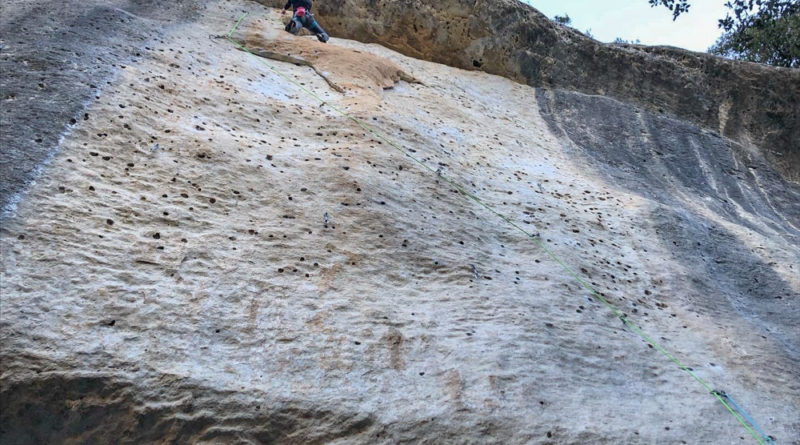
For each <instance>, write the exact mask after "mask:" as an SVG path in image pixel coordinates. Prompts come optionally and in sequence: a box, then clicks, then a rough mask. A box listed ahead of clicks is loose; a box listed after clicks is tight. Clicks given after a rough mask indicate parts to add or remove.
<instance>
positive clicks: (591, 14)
mask: <svg viewBox="0 0 800 445" xmlns="http://www.w3.org/2000/svg"><path fill="white" fill-rule="evenodd" d="M524 2H525V3H528V4H529V5H531V6H533V7H534V8H536V9H538V10H539V11H541V12H542V13H543V14H545V15H546V16H548V17H550V18H553V16H555V15H564V14H565V13H566V14H569V16H570V18H571V19H572V26H573V27H575V28H577V29H578V30H580V31H586V30H587V29H591V32H592V35H593V36H594V38H595V39H597V40H600V41H603V42H610V41H613V40H614V39H615V38H617V37H620V38H622V39H625V40H630V41H634V40H636V39H639V40H641V43H643V44H645V45H670V46H677V47H679V48H686V49H690V50H693V51H706V50H707V49H708V47H709V46H711V45H712V44H713V43H714V42H715V41H716V40H717V38H718V37H719V36H720V35H721V34H722V31H721V30H720V29H719V28H718V27H717V21H718V20H719V19H721V18H723V17H725V14H726V12H727V11H728V10H727V8H725V6H724V3H725V0H693V1H692V2H691V4H692V6H691V8H690V9H689V13H688V14H683V15H681V16H680V17H678V20H676V21H674V22H673V21H672V13H671V12H670V11H669V10H668V9H666V8H664V7H658V8H652V7H650V4H649V3H648V2H647V0H524Z"/></svg>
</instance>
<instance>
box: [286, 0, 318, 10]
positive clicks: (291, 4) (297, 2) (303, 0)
mask: <svg viewBox="0 0 800 445" xmlns="http://www.w3.org/2000/svg"><path fill="white" fill-rule="evenodd" d="M289 8H292V11H294V10H296V9H297V8H306V11H311V0H289V1H287V2H286V6H284V7H283V9H289Z"/></svg>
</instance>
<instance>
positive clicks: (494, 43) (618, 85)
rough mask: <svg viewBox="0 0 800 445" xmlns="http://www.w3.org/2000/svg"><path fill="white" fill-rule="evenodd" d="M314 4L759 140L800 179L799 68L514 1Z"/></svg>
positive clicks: (369, 30)
mask: <svg viewBox="0 0 800 445" xmlns="http://www.w3.org/2000/svg"><path fill="white" fill-rule="evenodd" d="M263 3H265V4H270V5H273V6H282V4H283V3H284V2H281V1H279V0H263ZM279 4H280V5H279ZM314 7H315V8H316V10H317V11H318V12H319V16H320V17H321V21H322V22H323V25H324V26H325V27H326V29H327V30H328V31H329V32H330V33H331V34H332V35H335V36H339V37H342V38H349V39H356V40H359V41H364V42H376V43H380V44H382V45H385V46H386V47H388V48H391V49H394V50H396V51H399V52H401V53H403V54H406V55H409V56H412V57H416V58H420V59H425V60H431V61H435V62H438V63H443V64H446V65H450V66H455V67H459V68H463V69H479V70H482V71H485V72H487V73H492V74H498V75H501V76H505V77H508V78H509V79H513V80H516V81H519V82H523V83H526V84H528V85H531V86H535V87H547V88H557V89H565V90H571V91H579V92H582V93H586V94H590V95H605V96H610V97H613V98H616V99H619V100H622V101H625V102H631V103H634V104H637V105H639V106H642V107H645V108H647V109H648V110H650V111H654V112H657V113H667V114H670V115H673V116H676V117H678V118H680V119H683V120H688V121H691V122H693V123H696V124H699V125H701V126H703V127H706V128H709V129H712V130H714V131H717V132H719V133H720V134H722V135H724V136H726V137H728V138H731V139H734V140H736V141H738V142H740V143H744V144H745V145H754V146H756V147H759V149H761V150H762V151H763V153H764V156H765V157H766V158H767V160H768V161H769V162H770V163H771V164H772V165H774V166H776V167H777V168H778V170H779V171H780V172H781V173H782V174H783V175H784V176H785V177H786V178H788V179H790V180H794V181H798V180H800V143H798V141H800V71H798V70H796V69H795V70H791V69H780V68H772V67H767V66H762V65H757V64H752V63H742V62H732V61H729V60H724V59H721V58H718V57H714V56H710V55H708V54H700V53H693V52H689V51H684V50H680V49H677V48H669V47H645V46H638V45H608V44H603V43H600V42H597V41H595V40H593V39H590V38H588V37H586V36H585V35H583V34H581V33H580V32H577V31H576V30H574V29H572V28H569V27H565V26H561V25H558V24H556V23H554V22H552V21H550V20H548V19H547V18H546V17H545V16H543V15H542V14H541V13H539V12H538V11H536V10H535V9H533V8H532V7H530V6H528V5H525V4H523V3H521V2H518V1H516V0H446V1H436V2H432V1H428V0H402V1H394V0H324V1H317V2H315V6H314Z"/></svg>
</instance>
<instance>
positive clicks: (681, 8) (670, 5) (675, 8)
mask: <svg viewBox="0 0 800 445" xmlns="http://www.w3.org/2000/svg"><path fill="white" fill-rule="evenodd" d="M647 1H648V2H650V6H653V7H656V6H659V5H662V6H665V7H666V8H667V9H669V10H670V11H672V20H675V19H677V18H678V16H679V15H681V14H683V13H684V12H689V6H691V5H690V4H689V0H647Z"/></svg>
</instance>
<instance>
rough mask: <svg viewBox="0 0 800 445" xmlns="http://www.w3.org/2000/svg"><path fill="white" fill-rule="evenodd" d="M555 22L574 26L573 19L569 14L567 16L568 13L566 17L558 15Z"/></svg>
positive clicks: (554, 18)
mask: <svg viewBox="0 0 800 445" xmlns="http://www.w3.org/2000/svg"><path fill="white" fill-rule="evenodd" d="M553 20H555V21H556V23H560V24H562V25H570V24H572V19H571V18H569V14H566V13H565V14H564V15H557V16H555V17H553Z"/></svg>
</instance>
